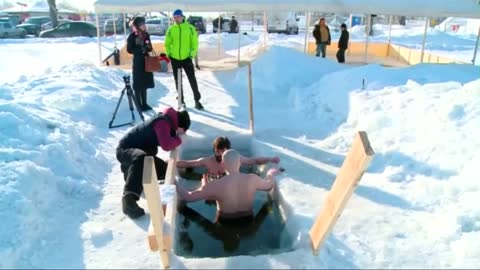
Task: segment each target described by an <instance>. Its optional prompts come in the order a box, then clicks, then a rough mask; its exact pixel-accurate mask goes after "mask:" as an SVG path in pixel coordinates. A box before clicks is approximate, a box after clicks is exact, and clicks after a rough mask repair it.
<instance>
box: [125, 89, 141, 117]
mask: <svg viewBox="0 0 480 270" xmlns="http://www.w3.org/2000/svg"><path fill="white" fill-rule="evenodd" d="M127 96H128V102H129V103H128V104H129V106H130V111H131V112H132V119H133V121H135V116H134V114H133V104H135V108H136V109H137V112H138V115H140V119H142V121H145V118H144V117H143V114H142V109H141V108H140V104H138V100H137V98H136V96H135V95H134V93H133V89H132V88H131V87H129V88H128V90H127ZM132 100H133V104H132Z"/></svg>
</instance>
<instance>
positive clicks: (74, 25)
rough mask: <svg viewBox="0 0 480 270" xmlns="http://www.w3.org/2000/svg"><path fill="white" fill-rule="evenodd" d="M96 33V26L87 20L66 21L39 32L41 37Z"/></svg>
mask: <svg viewBox="0 0 480 270" xmlns="http://www.w3.org/2000/svg"><path fill="white" fill-rule="evenodd" d="M96 35H97V27H96V26H95V25H94V24H92V23H89V22H66V23H64V24H62V25H59V26H57V27H55V28H53V29H50V30H46V31H43V32H41V33H40V37H42V38H57V37H79V36H83V37H94V36H96Z"/></svg>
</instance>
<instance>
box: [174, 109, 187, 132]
mask: <svg viewBox="0 0 480 270" xmlns="http://www.w3.org/2000/svg"><path fill="white" fill-rule="evenodd" d="M177 114H178V128H177V133H178V134H184V133H185V132H187V130H188V129H189V128H190V115H189V114H188V112H187V111H179V112H177Z"/></svg>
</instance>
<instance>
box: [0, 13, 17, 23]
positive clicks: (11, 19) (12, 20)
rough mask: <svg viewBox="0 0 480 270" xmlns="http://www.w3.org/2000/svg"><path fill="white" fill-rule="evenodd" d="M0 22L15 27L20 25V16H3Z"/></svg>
mask: <svg viewBox="0 0 480 270" xmlns="http://www.w3.org/2000/svg"><path fill="white" fill-rule="evenodd" d="M0 22H9V23H11V24H12V25H13V26H16V25H18V24H19V23H20V16H18V15H4V16H1V17H0Z"/></svg>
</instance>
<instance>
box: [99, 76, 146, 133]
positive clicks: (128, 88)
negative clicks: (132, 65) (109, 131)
mask: <svg viewBox="0 0 480 270" xmlns="http://www.w3.org/2000/svg"><path fill="white" fill-rule="evenodd" d="M123 82H124V83H125V88H123V90H122V94H121V95H120V98H119V99H118V102H117V107H116V108H115V111H114V112H113V116H112V120H110V123H109V124H108V127H109V128H117V127H124V126H128V125H132V126H133V125H134V124H135V115H134V113H133V104H135V108H137V112H138V114H139V115H140V119H142V121H145V119H144V118H143V114H142V110H141V109H140V106H139V105H138V102H137V98H136V97H135V95H134V93H133V89H132V86H131V85H130V76H129V75H125V76H123ZM125 91H126V92H127V97H128V106H129V107H130V112H131V113H132V121H131V122H129V123H125V124H119V125H115V126H114V125H113V121H114V120H115V116H116V115H117V111H118V107H120V103H121V102H122V98H123V95H125Z"/></svg>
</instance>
